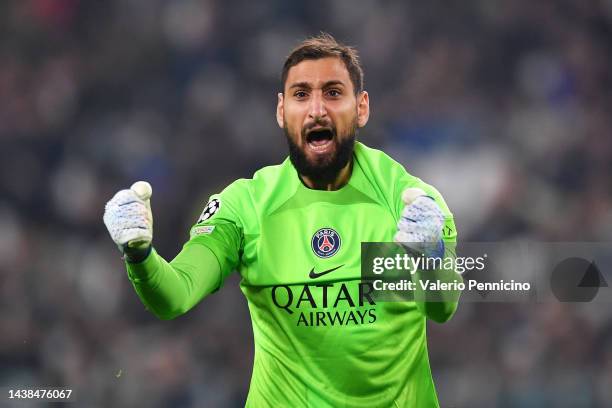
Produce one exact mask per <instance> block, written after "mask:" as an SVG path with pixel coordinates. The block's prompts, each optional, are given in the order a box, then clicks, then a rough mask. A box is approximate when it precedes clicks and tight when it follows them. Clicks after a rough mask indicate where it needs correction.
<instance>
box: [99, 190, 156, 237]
mask: <svg viewBox="0 0 612 408" xmlns="http://www.w3.org/2000/svg"><path fill="white" fill-rule="evenodd" d="M151 194H152V189H151V185H150V184H149V183H147V182H146V181H138V182H136V183H134V184H133V185H132V187H131V188H130V189H129V190H121V191H119V192H118V193H117V194H115V195H114V197H113V198H111V200H110V201H109V202H108V203H106V207H105V208H104V224H105V225H106V228H107V229H108V232H109V233H110V236H111V238H112V239H113V241H115V243H116V244H117V245H119V246H120V247H123V246H125V245H128V246H129V247H130V248H145V247H148V246H149V245H150V244H151V241H152V240H153V215H152V213H151V203H150V201H149V200H150V198H151Z"/></svg>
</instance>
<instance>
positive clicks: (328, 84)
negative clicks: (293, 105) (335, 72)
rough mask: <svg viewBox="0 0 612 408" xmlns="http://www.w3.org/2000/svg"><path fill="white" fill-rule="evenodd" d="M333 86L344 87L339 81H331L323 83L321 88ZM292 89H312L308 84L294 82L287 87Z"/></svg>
mask: <svg viewBox="0 0 612 408" xmlns="http://www.w3.org/2000/svg"><path fill="white" fill-rule="evenodd" d="M334 85H342V86H345V85H344V82H342V81H340V80H339V79H332V80H331V81H327V82H325V83H324V84H323V86H322V87H321V88H329V87H330V86H334ZM293 88H305V89H312V86H311V84H310V83H308V82H296V83H295V84H293V85H291V86H290V87H289V89H293Z"/></svg>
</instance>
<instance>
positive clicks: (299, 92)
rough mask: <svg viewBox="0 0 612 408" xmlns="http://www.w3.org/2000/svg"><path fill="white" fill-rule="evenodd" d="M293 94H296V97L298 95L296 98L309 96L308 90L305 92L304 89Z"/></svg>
mask: <svg viewBox="0 0 612 408" xmlns="http://www.w3.org/2000/svg"><path fill="white" fill-rule="evenodd" d="M293 96H295V97H296V98H298V99H303V98H305V97H307V96H308V94H307V93H306V92H304V91H296V92H295V93H294V94H293Z"/></svg>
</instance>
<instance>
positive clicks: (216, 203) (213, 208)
mask: <svg viewBox="0 0 612 408" xmlns="http://www.w3.org/2000/svg"><path fill="white" fill-rule="evenodd" d="M219 208H221V201H220V200H219V199H218V198H215V199H212V200H210V201H209V202H208V204H206V207H204V211H202V215H200V218H199V219H198V224H199V223H201V222H204V221H206V220H208V219H209V218H210V217H212V216H213V215H215V214H216V213H217V212H218V211H219Z"/></svg>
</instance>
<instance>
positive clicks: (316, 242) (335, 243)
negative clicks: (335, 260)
mask: <svg viewBox="0 0 612 408" xmlns="http://www.w3.org/2000/svg"><path fill="white" fill-rule="evenodd" d="M340 244H341V240H340V235H339V234H338V233H337V232H336V230H334V229H333V228H321V229H320V230H318V231H317V232H315V233H314V235H313V236H312V239H311V240H310V246H311V247H312V251H313V252H314V253H315V255H317V256H318V257H319V258H329V257H331V256H334V255H335V254H336V252H338V250H339V249H340Z"/></svg>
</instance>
